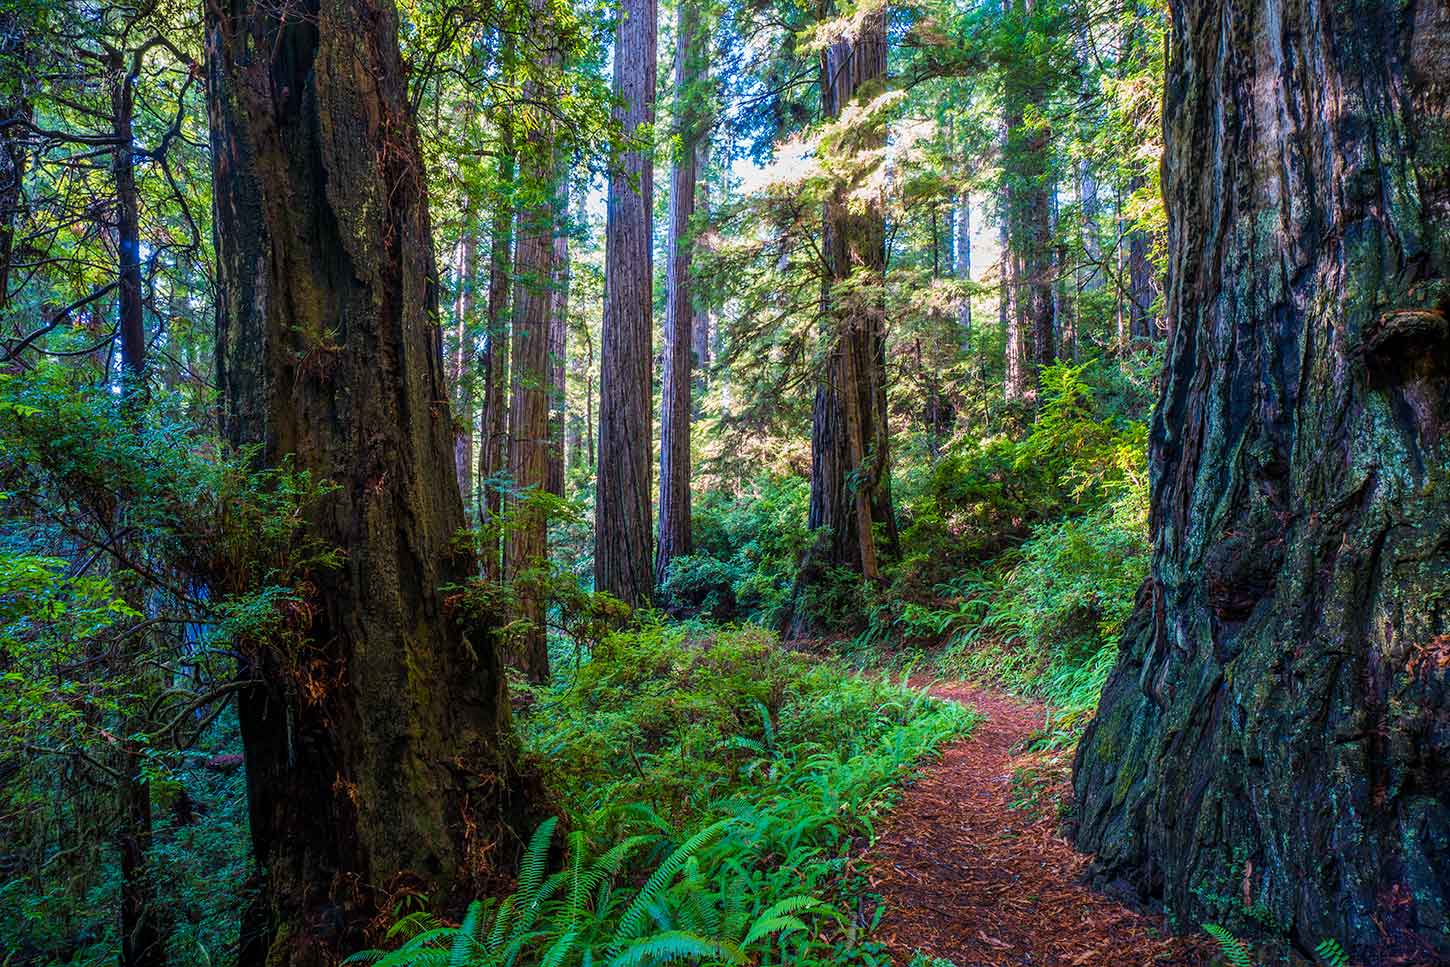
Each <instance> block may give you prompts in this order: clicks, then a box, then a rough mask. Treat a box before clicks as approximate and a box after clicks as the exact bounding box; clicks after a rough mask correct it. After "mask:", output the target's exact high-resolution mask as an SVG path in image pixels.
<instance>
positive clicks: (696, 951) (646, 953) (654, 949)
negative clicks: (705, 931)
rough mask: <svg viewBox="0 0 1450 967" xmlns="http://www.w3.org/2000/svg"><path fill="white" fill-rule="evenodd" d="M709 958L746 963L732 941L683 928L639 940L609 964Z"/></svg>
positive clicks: (638, 965) (639, 965)
mask: <svg viewBox="0 0 1450 967" xmlns="http://www.w3.org/2000/svg"><path fill="white" fill-rule="evenodd" d="M706 959H710V960H723V961H726V962H728V963H732V964H743V963H745V957H744V955H742V954H741V953H740V951H739V950H737V949H736V948H735V947H734V946H733V945H732V944H728V943H723V942H721V941H718V940H708V939H706V938H704V937H701V936H697V935H695V934H692V933H686V932H685V931H683V930H671V931H668V932H666V933H657V934H655V935H654V936H652V937H647V938H645V939H644V940H638V941H635V942H634V943H632V944H630V945H629V946H628V947H626V948H625V949H624V950H622V951H620V952H619V953H618V954H616V955H615V957H614V959H613V960H611V961H610V962H609V964H610V967H643V965H646V964H670V963H674V962H676V961H680V960H692V961H699V960H706Z"/></svg>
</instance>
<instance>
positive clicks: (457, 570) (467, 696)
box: [207, 0, 524, 967]
mask: <svg viewBox="0 0 1450 967" xmlns="http://www.w3.org/2000/svg"><path fill="white" fill-rule="evenodd" d="M397 30H398V22H397V15H396V12H395V10H394V8H393V5H392V3H391V0H319V2H317V3H315V4H313V5H312V6H311V7H310V8H307V9H302V10H298V9H293V8H286V7H281V6H274V5H267V4H261V5H259V4H255V3H251V2H247V0H226V2H221V3H214V4H210V5H208V7H207V60H208V75H209V80H208V97H209V101H210V103H209V110H210V113H211V134H212V154H213V164H214V175H215V206H216V241H217V251H218V283H219V295H218V305H217V368H218V376H219V380H220V384H221V397H222V400H221V401H222V428H223V433H224V434H225V436H226V437H227V438H228V439H229V440H230V441H231V442H232V443H233V444H236V445H255V446H257V447H258V448H259V449H258V451H257V459H258V461H259V462H260V463H262V464H264V465H266V466H282V465H284V464H285V465H290V466H291V467H294V468H295V469H297V470H305V471H307V472H309V473H310V474H312V475H313V476H314V478H315V479H325V480H327V481H330V482H331V483H332V484H333V485H334V486H335V489H333V490H332V491H331V492H330V493H329V494H328V495H327V497H326V498H325V500H324V501H323V505H322V506H321V507H320V508H319V511H318V512H317V513H316V514H315V515H313V516H312V518H311V519H310V521H309V522H308V529H309V531H310V537H311V538H312V539H315V540H317V541H319V542H322V543H323V544H325V545H328V546H331V547H334V548H336V549H337V551H338V553H339V563H338V566H336V567H335V568H319V569H316V570H315V571H314V572H313V573H312V574H311V575H310V576H309V589H308V591H307V593H306V594H305V597H304V598H303V599H302V600H298V601H296V602H294V603H292V604H290V605H288V606H287V607H286V608H285V609H284V612H283V614H284V630H283V631H279V634H278V635H277V636H276V640H273V641H266V642H241V643H239V644H238V648H239V651H240V653H241V655H242V660H241V665H242V667H241V669H240V671H241V674H242V675H243V676H244V678H245V679H247V680H251V681H253V682H254V683H253V684H251V685H250V686H249V687H247V688H245V689H244V690H242V691H241V692H239V702H238V706H239V716H240V722H241V730H242V737H243V741H244V743H245V750H246V766H247V786H248V799H249V812H250V825H251V833H252V843H253V849H254V853H255V857H256V863H257V868H258V870H259V871H260V872H259V877H260V883H259V887H258V890H257V892H256V894H255V900H254V901H253V902H252V903H251V904H250V905H249V907H248V909H247V910H246V911H245V912H244V915H243V933H242V948H241V957H240V963H241V964H243V965H244V967H259V965H262V964H266V965H268V967H292V965H297V967H313V965H324V964H327V965H330V964H334V963H336V962H337V961H338V959H339V957H340V955H341V954H343V953H346V952H348V951H349V950H350V949H354V948H355V947H356V946H358V945H360V944H361V943H363V942H365V941H366V940H368V939H377V938H369V937H367V935H366V934H367V930H368V928H369V926H370V925H371V926H375V925H376V924H378V923H381V922H384V921H385V919H386V917H387V915H389V914H391V913H392V912H393V910H394V904H395V903H396V901H397V900H398V899H399V898H400V897H403V896H408V895H416V896H421V897H423V898H426V899H427V900H431V901H436V902H437V903H438V904H440V905H442V906H444V907H445V908H447V907H449V906H454V905H456V904H457V903H458V902H459V901H460V900H462V899H464V898H466V897H468V896H472V895H476V893H477V891H478V890H480V889H481V888H482V887H483V886H485V885H486V884H487V883H488V881H490V880H492V879H494V878H495V877H497V876H499V875H500V874H501V873H503V872H505V871H506V868H507V866H508V865H509V863H510V857H511V855H512V847H511V846H509V845H506V844H509V843H511V842H513V839H512V837H513V831H514V830H516V829H518V828H519V827H520V826H522V824H523V817H522V807H523V805H524V804H523V801H522V796H521V794H520V791H519V790H520V783H519V779H518V774H517V771H516V766H515V763H514V761H513V758H512V754H511V750H512V745H513V743H512V740H511V727H510V719H509V705H508V702H507V700H506V696H505V691H504V678H503V675H502V671H501V668H500V665H499V659H498V656H497V653H496V650H495V645H494V641H493V639H492V634H491V629H490V628H489V627H486V626H484V625H482V624H481V623H476V624H474V625H472V626H469V627H465V624H464V623H463V622H462V621H460V616H459V615H458V614H455V613H453V611H452V609H451V608H450V606H449V602H448V600H447V599H446V597H445V592H444V591H443V590H442V589H443V588H444V587H445V586H447V585H450V584H461V583H462V582H464V581H466V580H467V579H468V578H470V577H471V576H472V575H473V561H472V559H471V556H470V555H467V554H466V553H463V552H461V551H459V549H458V548H459V545H458V543H457V542H456V541H455V536H456V534H457V532H458V531H459V529H460V528H462V527H463V524H464V517H463V503H462V500H461V499H460V496H459V489H458V482H457V479H456V478H455V476H454V461H453V420H452V416H451V414H450V407H449V404H448V399H447V393H446V389H445V385H444V379H443V360H442V355H441V351H440V341H439V339H438V338H437V334H438V331H437V326H438V322H439V320H438V305H437V302H438V294H437V288H436V282H435V278H436V274H435V273H436V269H435V265H434V260H433V242H432V236H431V232H430V227H429V220H428V204H427V197H426V193H425V187H424V181H423V165H422V160H421V157H420V154H419V148H418V140H417V131H416V127H415V124H414V119H413V116H412V113H411V111H410V109H409V106H408V99H407V90H406V75H405V73H404V68H403V64H402V60H401V58H400V56H399V52H398V40H397Z"/></svg>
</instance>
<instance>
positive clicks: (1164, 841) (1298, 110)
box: [1074, 0, 1450, 964]
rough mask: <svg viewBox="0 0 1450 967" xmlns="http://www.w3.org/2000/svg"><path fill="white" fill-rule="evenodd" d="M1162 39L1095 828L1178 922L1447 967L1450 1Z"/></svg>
mask: <svg viewBox="0 0 1450 967" xmlns="http://www.w3.org/2000/svg"><path fill="white" fill-rule="evenodd" d="M1172 37H1173V44H1174V47H1173V51H1172V57H1171V63H1170V65H1169V69H1168V73H1169V76H1168V84H1167V91H1168V95H1167V104H1166V111H1165V117H1166V118H1167V122H1166V128H1167V130H1166V135H1167V157H1166V161H1165V165H1164V173H1165V182H1164V189H1165V195H1166V199H1167V203H1168V209H1169V256H1170V259H1169V265H1170V270H1169V278H1168V289H1167V311H1168V318H1169V320H1170V322H1171V328H1170V332H1171V336H1170V341H1169V344H1168V358H1167V364H1166V368H1165V370H1164V374H1163V392H1162V398H1161V400H1160V403H1159V408H1158V411H1157V414H1156V416H1155V418H1154V424H1153V431H1152V442H1151V457H1152V525H1153V532H1154V535H1155V548H1154V565H1153V572H1152V577H1151V579H1150V580H1149V582H1148V583H1147V584H1146V585H1145V587H1144V589H1143V592H1142V594H1141V596H1140V599H1139V603H1138V609H1137V611H1136V613H1135V615H1134V617H1133V619H1132V621H1131V622H1130V624H1129V627H1128V630H1127V632H1126V633H1125V635H1124V638H1123V641H1122V647H1121V652H1120V654H1119V659H1118V664H1117V667H1116V668H1115V670H1114V671H1113V673H1112V675H1111V677H1110V678H1109V680H1108V682H1107V685H1106V686H1105V688H1104V690H1103V694H1102V701H1101V705H1100V707H1099V710H1098V715H1097V719H1096V720H1095V721H1094V723H1093V724H1092V725H1091V727H1090V728H1089V730H1088V732H1087V733H1086V735H1085V736H1084V738H1083V741H1082V744H1081V747H1080V749H1079V752H1078V759H1077V763H1076V768H1075V776H1074V781H1075V785H1076V793H1077V802H1078V807H1077V808H1078V816H1079V827H1078V831H1077V834H1076V835H1077V843H1078V845H1079V846H1080V847H1081V848H1083V849H1085V850H1089V851H1091V852H1094V853H1096V854H1097V857H1096V864H1095V867H1094V869H1095V871H1096V877H1097V878H1098V880H1099V881H1100V882H1101V883H1105V884H1109V885H1111V886H1114V887H1116V888H1119V889H1123V890H1127V891H1131V892H1133V893H1136V894H1138V895H1140V896H1143V897H1149V898H1153V899H1155V900H1158V901H1161V902H1162V903H1163V904H1164V905H1165V906H1166V907H1167V908H1168V909H1169V910H1171V911H1172V912H1173V913H1174V914H1175V916H1176V917H1178V918H1179V923H1180V924H1181V925H1183V926H1185V927H1192V926H1194V925H1196V924H1198V923H1200V922H1203V921H1216V922H1219V923H1224V924H1226V925H1228V926H1229V927H1231V928H1232V929H1235V930H1242V931H1249V930H1253V929H1255V928H1261V927H1263V926H1270V927H1272V928H1273V929H1276V930H1281V931H1283V932H1285V933H1287V935H1288V936H1289V937H1290V938H1292V939H1293V941H1294V942H1296V943H1297V944H1298V945H1299V946H1300V948H1301V949H1303V948H1308V947H1312V946H1313V945H1314V944H1316V943H1318V942H1319V941H1321V940H1322V939H1324V938H1327V937H1334V938H1337V939H1338V940H1339V941H1341V942H1342V943H1343V944H1344V946H1345V947H1346V948H1348V949H1349V950H1350V952H1351V954H1352V955H1353V959H1354V962H1356V963H1365V964H1377V963H1380V964H1389V963H1395V964H1409V963H1414V964H1430V963H1444V962H1447V961H1450V728H1447V722H1450V682H1447V677H1450V607H1447V601H1446V597H1445V591H1446V588H1447V587H1450V435H1447V432H1446V431H1447V429H1450V331H1447V324H1446V312H1447V310H1450V295H1447V293H1450V287H1447V274H1450V273H1447V270H1450V223H1447V214H1450V154H1447V153H1446V150H1445V145H1446V143H1447V142H1446V131H1447V130H1450V101H1447V100H1446V98H1445V91H1446V89H1447V85H1450V11H1447V9H1446V8H1445V6H1444V5H1443V4H1435V3H1418V4H1363V3H1359V4H1350V3H1328V2H1324V0H1293V2H1287V3H1283V4H1260V3H1247V2H1242V0H1192V2H1190V0H1175V2H1174V3H1173V27H1172ZM1396 958H1400V959H1396Z"/></svg>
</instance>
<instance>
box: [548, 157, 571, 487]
mask: <svg viewBox="0 0 1450 967" xmlns="http://www.w3.org/2000/svg"><path fill="white" fill-rule="evenodd" d="M567 176H568V172H567V171H566V170H564V169H562V168H561V169H560V174H559V203H558V210H557V211H556V212H555V215H554V218H555V225H554V286H553V296H554V298H553V303H552V304H551V306H550V308H549V472H548V484H547V487H546V489H547V490H548V491H549V493H551V494H553V495H554V496H555V497H562V496H564V457H565V454H564V419H565V417H566V415H567V410H568V391H569V388H568V385H567V381H566V380H565V378H564V374H565V367H566V366H567V364H568V353H569V183H568V177H567Z"/></svg>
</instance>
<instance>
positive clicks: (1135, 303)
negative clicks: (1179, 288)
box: [1128, 179, 1158, 343]
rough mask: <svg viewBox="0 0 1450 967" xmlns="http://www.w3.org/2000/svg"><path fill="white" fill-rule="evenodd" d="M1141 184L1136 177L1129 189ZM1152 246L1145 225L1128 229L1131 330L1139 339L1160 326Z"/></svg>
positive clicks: (1145, 339)
mask: <svg viewBox="0 0 1450 967" xmlns="http://www.w3.org/2000/svg"><path fill="white" fill-rule="evenodd" d="M1141 184H1142V181H1141V179H1135V181H1134V183H1133V184H1130V185H1129V186H1128V190H1129V191H1135V190H1137V189H1138V187H1140V186H1141ZM1151 246H1152V239H1151V238H1149V236H1148V233H1147V232H1145V231H1143V230H1142V229H1134V230H1133V231H1131V232H1129V233H1128V334H1129V335H1130V336H1131V337H1132V339H1133V340H1134V341H1135V342H1138V343H1147V342H1149V341H1151V340H1152V339H1153V336H1154V334H1155V333H1156V331H1157V329H1158V327H1157V325H1156V324H1155V320H1154V318H1153V299H1154V297H1155V295H1156V293H1155V286H1154V281H1155V280H1154V278H1153V275H1154V270H1153V260H1152V259H1151V258H1149V255H1148V253H1149V249H1150V248H1151Z"/></svg>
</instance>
